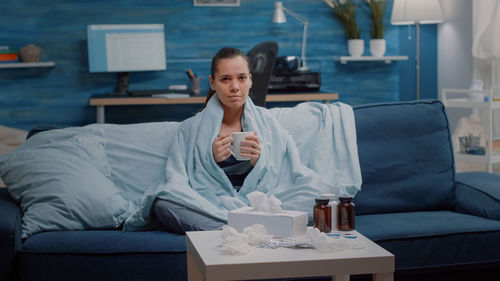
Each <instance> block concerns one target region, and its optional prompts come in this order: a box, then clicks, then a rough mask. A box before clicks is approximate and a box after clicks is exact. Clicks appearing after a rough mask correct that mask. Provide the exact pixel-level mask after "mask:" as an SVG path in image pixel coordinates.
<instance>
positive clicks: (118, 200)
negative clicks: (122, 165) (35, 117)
mask: <svg viewBox="0 0 500 281" xmlns="http://www.w3.org/2000/svg"><path fill="white" fill-rule="evenodd" d="M105 142H106V140H105V138H104V137H103V133H102V131H101V130H96V129H93V128H92V127H88V128H86V127H82V128H66V129H63V130H51V131H47V132H42V133H39V134H37V135H35V136H33V137H32V138H30V139H28V140H27V142H26V143H24V144H23V145H21V146H20V147H18V148H17V149H16V150H14V151H13V152H11V153H8V154H4V155H0V176H1V177H2V179H3V180H4V182H5V184H6V185H7V188H8V190H9V192H10V194H11V195H12V197H14V198H15V199H16V200H17V201H18V202H19V203H20V205H21V209H22V211H23V219H22V237H23V238H27V237H29V236H31V235H33V234H36V233H38V232H41V231H55V230H83V229H108V228H115V227H118V226H120V224H121V223H122V222H123V221H124V220H125V219H126V218H127V217H128V216H129V215H130V213H131V211H132V210H133V209H134V206H133V203H131V201H127V200H125V199H124V198H123V197H122V195H121V193H120V189H119V188H117V187H116V186H115V185H114V184H113V182H112V181H111V180H110V179H109V176H110V174H111V168H110V166H109V164H108V161H107V156H106V153H105V149H104V146H105Z"/></svg>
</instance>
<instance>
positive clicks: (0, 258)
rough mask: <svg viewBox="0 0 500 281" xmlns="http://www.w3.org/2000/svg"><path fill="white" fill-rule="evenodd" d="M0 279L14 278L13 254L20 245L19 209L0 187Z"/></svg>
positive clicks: (5, 189) (4, 189) (14, 254)
mask: <svg viewBox="0 0 500 281" xmlns="http://www.w3.org/2000/svg"><path fill="white" fill-rule="evenodd" d="M0 214H1V215H0V253H2V254H1V255H0V280H14V275H15V266H14V262H15V256H16V252H17V250H19V248H20V247H21V209H20V208H19V206H18V205H17V203H16V201H14V199H12V197H11V196H10V194H9V192H8V190H7V188H3V187H0Z"/></svg>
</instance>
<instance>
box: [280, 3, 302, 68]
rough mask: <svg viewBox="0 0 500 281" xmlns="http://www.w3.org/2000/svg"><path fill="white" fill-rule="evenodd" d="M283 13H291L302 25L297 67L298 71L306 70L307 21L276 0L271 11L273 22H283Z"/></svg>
mask: <svg viewBox="0 0 500 281" xmlns="http://www.w3.org/2000/svg"><path fill="white" fill-rule="evenodd" d="M285 13H287V14H289V15H291V16H292V17H294V18H295V19H296V20H298V21H300V22H301V23H302V24H303V25H304V32H303V34H302V53H301V56H300V66H299V68H298V70H299V71H308V70H309V68H308V67H307V65H306V41H307V25H308V24H309V22H308V21H307V19H305V18H303V17H301V16H299V15H297V14H296V13H294V12H292V11H291V10H289V9H287V8H285V7H283V2H281V1H276V2H274V13H273V22H274V23H285V22H286V15H285Z"/></svg>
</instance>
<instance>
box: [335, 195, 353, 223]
mask: <svg viewBox="0 0 500 281" xmlns="http://www.w3.org/2000/svg"><path fill="white" fill-rule="evenodd" d="M339 201H340V203H339V204H338V205H337V229H338V230H345V231H349V230H354V216H355V212H354V203H353V202H352V197H339Z"/></svg>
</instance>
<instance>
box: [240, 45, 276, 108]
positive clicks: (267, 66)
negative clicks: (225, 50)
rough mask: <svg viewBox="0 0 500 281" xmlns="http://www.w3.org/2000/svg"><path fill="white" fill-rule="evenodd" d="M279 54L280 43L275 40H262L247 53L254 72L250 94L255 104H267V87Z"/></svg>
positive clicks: (251, 69) (251, 70) (251, 71)
mask: <svg viewBox="0 0 500 281" xmlns="http://www.w3.org/2000/svg"><path fill="white" fill-rule="evenodd" d="M277 55H278V43H276V42H275V41H265V42H262V43H260V44H258V45H256V46H255V47H253V48H252V49H251V50H250V51H249V52H248V54H247V56H248V60H249V62H250V73H251V74H252V89H250V93H249V96H250V98H251V99H252V101H253V103H254V104H255V105H258V106H265V104H266V95H267V87H268V85H269V80H270V78H271V74H272V73H273V67H274V63H275V61H276V56H277Z"/></svg>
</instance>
